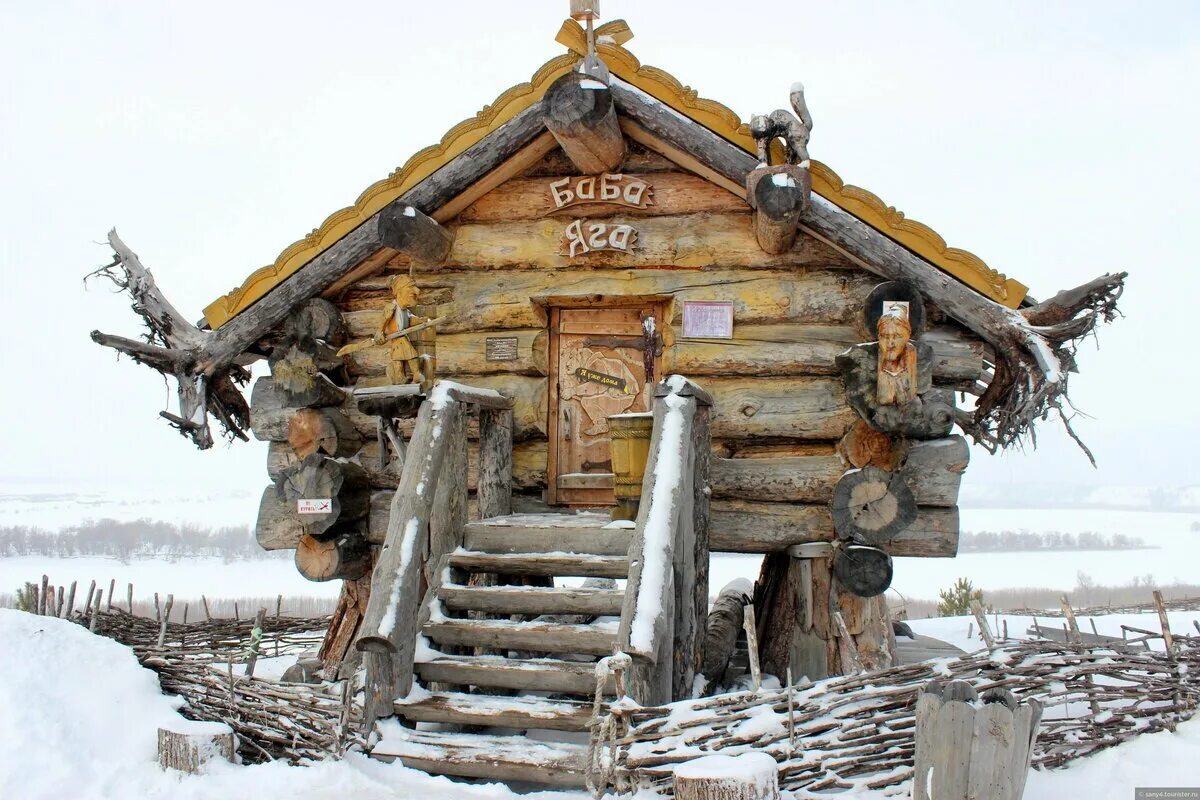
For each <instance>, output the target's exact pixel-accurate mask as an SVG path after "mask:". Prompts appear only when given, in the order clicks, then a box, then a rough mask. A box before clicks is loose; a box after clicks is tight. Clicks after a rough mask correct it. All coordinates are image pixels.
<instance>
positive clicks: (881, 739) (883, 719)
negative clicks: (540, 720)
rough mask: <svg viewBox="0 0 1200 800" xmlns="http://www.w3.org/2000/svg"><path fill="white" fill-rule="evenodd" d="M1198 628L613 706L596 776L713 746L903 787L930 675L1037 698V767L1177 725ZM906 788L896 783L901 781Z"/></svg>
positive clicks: (805, 773)
mask: <svg viewBox="0 0 1200 800" xmlns="http://www.w3.org/2000/svg"><path fill="white" fill-rule="evenodd" d="M1198 673H1200V637H1182V636H1175V637H1173V647H1172V648H1171V652H1159V651H1146V650H1142V649H1140V648H1139V649H1134V648H1132V647H1124V646H1122V647H1117V648H1103V647H1091V648H1087V647H1082V646H1079V645H1074V644H1060V643H1056V642H1044V641H1029V642H1022V643H1015V644H1008V645H1005V646H1000V647H997V648H995V649H992V650H991V651H987V650H984V651H980V652H977V653H972V654H968V655H963V656H961V657H958V658H951V659H938V660H934V661H925V662H921V663H916V664H906V665H904V666H899V667H893V668H891V669H885V670H878V671H875V672H869V673H862V674H859V675H854V676H849V677H842V678H835V679H831V680H828V681H823V682H821V683H818V684H815V685H805V686H802V687H799V686H798V687H793V688H791V689H788V688H783V689H778V690H772V691H759V692H757V693H754V692H741V693H738V694H728V695H719V696H717V697H710V698H704V699H700V700H694V701H687V702H679V703H673V704H671V705H669V706H663V707H660V708H637V707H631V708H621V707H620V706H618V707H616V708H615V710H614V713H615V715H616V716H617V717H618V718H619V720H620V722H619V724H618V726H617V728H618V729H619V730H624V734H623V735H620V736H618V737H617V738H615V739H614V740H613V741H610V742H607V743H596V742H593V747H597V746H599V747H602V748H604V749H605V750H606V752H605V753H604V757H603V758H601V759H600V763H602V764H604V768H603V770H602V771H603V773H604V774H602V775H593V776H592V781H593V785H604V784H607V785H608V786H610V787H612V788H615V789H618V790H626V789H628V788H630V787H633V786H636V785H639V784H643V785H650V786H652V787H653V788H655V789H657V790H658V791H659V792H661V793H663V794H669V793H670V791H671V774H672V769H673V767H674V765H676V764H679V763H681V762H683V761H687V760H689V759H693V758H697V757H700V756H704V755H709V754H712V753H718V752H719V753H723V754H726V755H736V754H738V753H743V752H750V751H757V752H766V753H769V754H770V755H771V756H773V757H774V758H775V759H776V761H777V762H779V779H780V787H781V788H785V789H790V790H806V791H809V792H819V791H823V790H824V791H830V790H849V789H863V788H871V789H885V788H888V787H901V786H902V785H904V784H905V783H906V782H908V781H910V780H911V778H912V770H913V754H914V749H915V741H914V732H915V725H916V720H915V711H916V699H917V696H918V694H919V693H920V691H921V690H922V689H923V688H924V686H925V684H926V683H927V682H929V681H930V680H934V679H939V680H965V681H968V682H970V683H971V684H972V685H974V686H975V688H976V689H977V690H978V691H980V692H982V691H984V690H986V689H991V688H1004V689H1008V690H1009V691H1011V692H1013V693H1014V694H1015V695H1016V696H1017V698H1018V699H1022V700H1023V699H1026V698H1031V697H1032V698H1037V699H1038V700H1039V701H1040V702H1041V703H1042V704H1043V705H1044V706H1045V707H1046V711H1045V716H1044V717H1043V720H1042V724H1041V727H1040V732H1039V735H1038V739H1037V742H1036V745H1035V748H1034V755H1033V763H1034V765H1035V767H1038V768H1049V767H1058V766H1062V765H1063V764H1065V763H1067V762H1069V761H1071V760H1072V759H1076V758H1080V757H1083V756H1086V755H1089V754H1091V753H1095V752H1097V751H1099V750H1103V749H1105V748H1108V747H1112V746H1113V745H1116V744H1119V743H1120V742H1122V741H1125V740H1126V739H1129V738H1130V737H1132V736H1135V735H1137V734H1139V733H1149V732H1154V731H1159V730H1166V729H1172V728H1173V727H1174V726H1175V725H1176V724H1178V723H1179V722H1180V721H1181V720H1185V719H1188V718H1190V717H1191V716H1192V715H1193V714H1194V713H1195V711H1196V708H1197V705H1198V703H1200V678H1198V677H1196V676H1197V675H1198ZM897 790H899V789H897Z"/></svg>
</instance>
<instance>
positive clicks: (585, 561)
mask: <svg viewBox="0 0 1200 800" xmlns="http://www.w3.org/2000/svg"><path fill="white" fill-rule="evenodd" d="M450 566H452V567H456V568H458V569H464V570H467V571H469V572H490V573H495V574H500V575H559V576H566V577H575V578H625V577H628V576H629V559H628V558H627V557H625V556H623V555H621V556H589V555H578V554H571V553H558V552H553V553H511V554H510V553H481V552H478V551H470V550H460V551H458V552H456V553H451V554H450Z"/></svg>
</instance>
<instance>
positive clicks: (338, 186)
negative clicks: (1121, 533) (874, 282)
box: [0, 0, 1200, 523]
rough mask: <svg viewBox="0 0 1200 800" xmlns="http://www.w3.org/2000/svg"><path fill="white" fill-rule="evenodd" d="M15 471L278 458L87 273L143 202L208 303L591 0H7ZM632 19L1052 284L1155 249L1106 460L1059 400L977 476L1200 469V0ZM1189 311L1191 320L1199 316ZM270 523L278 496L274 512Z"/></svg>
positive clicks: (156, 234) (843, 6) (873, 183)
mask: <svg viewBox="0 0 1200 800" xmlns="http://www.w3.org/2000/svg"><path fill="white" fill-rule="evenodd" d="M4 6H5V8H4V13H3V18H4V29H5V36H4V40H5V46H4V47H3V48H2V49H0V75H3V76H4V77H3V78H2V79H0V80H2V81H3V83H2V86H3V88H2V90H0V92H2V94H0V100H2V102H0V137H2V142H3V148H0V187H2V191H0V220H2V222H0V224H2V225H3V228H2V230H0V268H2V270H3V278H4V287H3V292H0V320H3V328H2V330H3V333H4V335H3V345H2V347H3V371H2V373H0V374H2V375H3V377H2V378H0V380H3V381H4V386H3V391H2V392H0V419H2V420H3V431H4V433H3V435H2V436H0V442H3V446H2V447H0V450H2V452H3V453H4V454H5V458H4V459H3V464H0V480H3V481H4V482H5V483H7V484H11V483H13V482H14V481H29V482H32V483H37V484H42V485H45V484H51V485H60V486H62V488H64V489H69V488H71V487H72V486H76V485H80V484H84V483H87V484H92V483H95V482H106V483H118V484H119V483H122V482H127V481H133V482H139V483H145V482H156V481H157V482H161V483H162V484H163V485H167V484H170V485H171V486H178V485H180V484H181V483H187V484H188V485H191V486H193V487H195V489H196V491H197V492H201V493H205V494H209V493H220V492H223V491H226V490H230V489H244V488H246V487H247V486H253V487H258V486H262V485H265V483H266V481H267V478H266V475H265V460H266V448H265V445H263V444H260V443H257V442H254V443H251V444H235V445H233V446H226V445H224V444H219V445H218V446H217V447H215V448H214V449H213V450H211V451H209V452H204V453H201V452H198V451H196V450H195V449H194V448H193V447H192V446H191V445H190V444H189V443H188V442H187V441H185V440H184V439H183V438H182V437H180V436H179V435H178V434H176V433H175V432H174V431H173V430H172V429H170V428H169V427H168V426H167V425H166V423H165V422H163V421H162V420H160V419H158V418H157V414H158V411H159V410H160V409H162V408H164V407H166V403H167V402H168V390H167V388H166V387H165V385H164V384H163V381H162V380H161V379H160V378H159V377H158V376H157V374H155V373H153V372H151V371H150V370H149V369H147V368H144V367H138V366H135V365H134V364H132V363H131V362H129V361H127V360H122V361H121V362H119V363H118V362H117V361H116V359H115V357H114V355H113V354H112V353H111V352H110V351H106V350H102V349H101V348H99V347H98V346H96V345H94V344H92V343H91V342H90V341H89V339H88V336H87V334H88V332H89V331H90V330H92V329H93V328H100V329H102V330H105V331H107V332H110V333H119V334H125V335H135V334H137V333H139V332H140V331H139V328H138V323H137V320H136V319H135V318H134V316H133V314H132V313H131V312H130V311H129V309H128V306H127V303H126V301H125V298H124V297H119V296H114V295H113V294H111V293H110V292H109V289H108V287H106V286H105V285H103V284H100V283H93V284H92V285H90V286H89V288H88V289H87V290H86V291H85V289H84V287H83V285H82V284H81V278H82V277H83V275H84V274H85V273H87V272H88V271H90V270H92V269H94V268H95V267H96V266H98V265H100V264H101V263H103V262H106V261H107V260H108V259H109V252H108V250H107V248H106V247H104V246H102V245H101V244H100V243H101V242H103V239H104V236H105V233H106V232H107V231H108V229H109V228H110V227H113V226H116V228H117V229H118V231H119V232H120V234H121V235H122V237H123V238H124V239H125V241H126V242H127V243H128V244H129V245H130V246H131V247H133V248H134V249H135V250H136V251H137V252H138V253H139V254H140V255H141V257H142V260H143V262H144V263H145V264H146V265H147V266H149V267H150V268H151V269H152V270H153V271H154V274H155V276H156V278H157V280H158V282H159V285H160V286H161V287H162V288H163V290H164V291H165V292H166V294H167V295H168V296H169V297H170V299H171V300H172V301H173V302H174V303H175V304H176V305H177V306H178V307H179V308H180V309H181V310H182V311H184V313H185V314H187V315H188V316H189V317H191V318H193V319H199V317H200V315H201V309H202V308H203V306H204V305H206V304H207V303H208V302H210V301H211V300H212V299H214V298H215V297H217V296H218V295H220V294H223V293H224V292H226V291H228V290H229V289H231V288H232V287H234V286H235V285H237V284H239V283H240V282H241V281H242V279H243V278H244V277H246V276H247V275H248V274H249V273H250V272H251V271H253V270H254V269H256V268H258V267H260V266H262V265H263V264H266V263H268V262H270V261H272V260H273V259H274V257H275V255H276V254H277V253H278V252H279V251H280V250H281V249H283V248H284V247H286V246H287V245H288V244H290V243H291V242H293V241H294V240H296V239H297V238H299V237H300V236H303V235H304V234H306V233H307V232H308V231H309V230H311V229H312V228H313V227H315V226H316V225H317V224H319V223H320V222H321V221H322V220H323V219H324V218H325V216H326V215H328V214H329V213H331V212H332V211H335V210H337V209H339V208H342V207H344V206H346V205H349V204H350V203H351V202H353V200H354V199H355V197H356V196H357V195H358V193H359V192H360V191H362V190H363V189H364V188H365V187H367V186H368V185H369V184H371V183H372V182H374V181H376V180H378V179H380V178H382V177H384V176H385V175H387V174H388V173H389V172H390V171H391V170H392V169H394V168H395V167H397V166H399V165H401V164H403V163H404V161H405V160H406V159H407V158H408V157H409V156H410V155H411V154H412V153H414V152H415V151H417V150H418V149H420V148H422V147H425V146H426V145H429V144H432V143H435V142H437V141H438V140H439V139H440V137H441V135H442V134H443V133H444V132H445V131H446V130H447V129H449V128H450V127H451V126H452V125H454V124H456V123H457V122H459V121H460V120H461V119H463V118H465V117H468V116H471V115H473V114H474V113H475V112H477V111H478V110H479V109H480V107H482V106H483V105H484V104H486V103H489V102H491V101H492V100H493V99H494V98H495V97H496V96H497V95H498V94H499V93H500V92H501V91H503V90H504V89H506V88H508V87H509V86H511V85H513V84H515V83H518V82H521V81H525V80H527V79H528V78H529V76H530V75H531V74H532V73H533V71H534V70H535V69H536V68H537V67H538V66H540V65H541V64H542V63H543V62H545V61H547V60H548V59H550V58H552V57H554V56H556V55H558V54H560V53H561V52H562V48H561V47H560V46H559V45H557V44H555V42H554V41H553V39H554V34H555V32H556V31H557V29H558V27H559V25H560V24H561V22H562V20H563V18H564V17H565V16H566V11H567V7H568V3H567V2H566V0H536V1H534V0H521V2H511V3H497V2H495V0H491V1H490V2H476V1H475V0H454V1H453V2H443V3H421V4H417V3H407V2H405V3H400V2H390V3H352V2H343V3H339V4H331V3H328V2H295V1H294V0H293V1H292V2H286V3H283V2H274V3H265V2H255V3H246V2H220V1H219V0H208V2H205V3H189V4H184V3H164V2H161V1H160V0H155V1H154V2H109V3H96V2H64V1H63V0H56V1H55V2H40V3H28V2H26V3H16V2H7V3H5V4H4ZM602 11H603V12H604V13H605V15H606V18H609V19H611V18H615V17H623V18H625V19H626V20H627V21H628V22H629V24H630V25H631V27H632V28H633V31H634V33H635V35H636V37H635V39H634V40H633V41H632V42H631V43H630V44H629V47H630V49H631V50H633V51H634V52H635V53H636V54H637V55H638V56H639V58H640V59H641V60H642V62H643V63H645V64H651V65H655V66H659V67H662V68H664V69H666V70H668V71H669V72H671V73H672V74H674V75H675V76H677V77H678V78H680V80H682V81H683V82H685V83H688V84H690V85H692V86H694V87H696V88H697V89H698V90H699V91H700V93H701V96H705V97H711V98H714V99H717V100H720V101H721V102H724V103H726V104H727V105H729V106H731V107H732V108H733V109H734V110H735V111H736V112H738V113H739V114H741V115H742V116H743V118H744V117H747V116H748V115H749V114H751V113H754V112H760V111H769V110H771V109H774V108H779V107H787V92H788V87H789V86H790V84H791V83H792V82H793V81H796V80H800V81H803V82H804V84H805V86H806V88H807V97H808V103H809V106H810V108H811V110H812V114H813V116H814V118H815V123H816V124H815V130H814V134H813V139H812V143H811V145H810V150H811V152H812V154H813V156H814V157H815V158H817V159H820V160H821V161H824V162H825V163H827V164H829V165H830V166H832V167H833V168H834V169H835V170H837V171H838V172H839V173H840V174H841V175H842V177H843V178H844V179H845V180H846V181H847V182H850V183H856V184H859V185H862V186H865V187H866V188H868V189H870V190H871V191H873V192H875V193H876V194H878V195H879V196H881V197H882V198H884V200H885V201H886V202H888V203H889V204H893V205H895V206H896V207H898V208H900V209H901V210H903V211H904V212H906V213H907V214H908V215H909V216H911V217H913V218H915V219H918V220H921V221H923V222H926V223H928V224H930V225H932V226H933V227H934V228H935V229H936V230H937V231H939V232H940V233H941V234H942V235H943V236H944V237H945V238H946V239H947V241H948V242H949V243H950V244H951V245H954V246H958V247H962V248H965V249H968V250H971V251H973V252H975V253H977V254H979V255H980V256H981V257H983V258H984V259H985V260H986V261H987V262H988V263H989V264H990V265H991V266H992V267H994V268H996V269H999V270H1001V271H1003V272H1006V273H1007V274H1009V275H1011V276H1013V277H1015V278H1017V279H1019V280H1021V281H1022V282H1024V283H1026V284H1028V285H1029V286H1030V287H1031V290H1032V293H1033V294H1034V296H1036V297H1047V296H1049V295H1050V294H1052V293H1053V292H1054V291H1056V290H1058V289H1060V288H1064V287H1068V286H1074V285H1076V284H1079V283H1081V282H1083V281H1085V280H1087V279H1089V278H1091V277H1094V276H1095V275H1098V274H1100V273H1103V272H1106V271H1113V270H1121V269H1127V270H1129V271H1130V273H1131V277H1130V279H1129V287H1128V290H1127V293H1126V295H1125V297H1124V298H1123V300H1122V309H1123V310H1124V312H1125V314H1126V318H1125V319H1123V320H1120V321H1119V322H1118V323H1117V324H1115V325H1113V326H1111V327H1108V328H1105V329H1103V330H1101V332H1100V338H1099V344H1100V349H1099V350H1097V349H1096V348H1095V347H1094V346H1093V345H1091V344H1088V345H1086V346H1085V347H1084V350H1083V352H1082V353H1081V357H1080V362H1081V365H1082V370H1083V372H1082V374H1080V375H1078V376H1075V377H1073V378H1072V386H1073V392H1072V396H1073V398H1074V400H1075V402H1076V404H1077V405H1078V406H1079V408H1080V409H1082V410H1083V411H1086V412H1088V413H1089V414H1091V415H1092V416H1093V417H1094V419H1091V420H1088V421H1083V422H1080V423H1079V424H1078V429H1079V431H1080V433H1081V434H1082V435H1083V436H1084V437H1085V438H1086V439H1087V441H1088V442H1089V444H1091V445H1092V447H1093V448H1094V450H1095V451H1096V454H1097V457H1098V458H1099V459H1100V470H1099V471H1098V472H1093V471H1092V470H1091V468H1090V467H1089V466H1088V465H1087V462H1086V460H1084V458H1083V457H1082V456H1081V455H1079V454H1078V453H1076V452H1075V451H1074V450H1073V446H1072V445H1070V443H1069V442H1066V441H1065V438H1064V437H1063V436H1062V435H1061V434H1059V432H1058V431H1057V430H1056V428H1055V426H1054V425H1053V424H1050V425H1047V426H1045V428H1044V429H1043V431H1042V434H1041V436H1040V437H1039V443H1040V448H1039V449H1038V451H1037V452H1036V453H1032V454H1030V455H1014V456H1008V457H1005V458H1002V459H1001V458H990V459H989V458H987V457H985V456H983V455H982V454H977V456H976V458H975V463H974V465H973V466H972V469H971V471H970V472H969V473H968V477H967V481H968V483H978V482H984V481H987V482H1004V481H1012V480H1030V479H1042V480H1050V481H1069V482H1086V481H1097V482H1103V483H1143V484H1146V483H1150V484H1155V483H1158V484H1164V485H1178V484H1184V483H1189V482H1198V481H1200V465H1198V459H1197V458H1196V455H1195V453H1196V444H1197V440H1198V438H1200V423H1198V422H1197V419H1196V417H1197V413H1196V411H1195V404H1196V398H1197V397H1198V396H1200V379H1198V378H1197V367H1196V366H1195V364H1196V361H1197V359H1196V358H1195V356H1194V355H1192V354H1193V352H1194V349H1195V347H1196V345H1195V343H1194V334H1193V329H1194V326H1189V325H1188V324H1187V323H1188V321H1189V320H1191V319H1192V318H1193V317H1194V315H1195V309H1196V308H1197V304H1198V303H1200V291H1198V289H1200V279H1198V278H1197V265H1196V259H1195V256H1194V253H1195V246H1194V242H1195V238H1196V234H1195V229H1196V219H1197V216H1198V213H1200V202H1198V201H1197V199H1196V198H1197V187H1198V186H1200V165H1198V161H1197V157H1196V152H1197V146H1196V144H1195V139H1196V135H1197V130H1200V124H1198V123H1200V113H1198V111H1200V108H1198V106H1200V100H1198V98H1200V91H1198V90H1200V87H1198V86H1197V82H1198V78H1197V76H1198V75H1200V26H1198V22H1200V5H1197V4H1196V3H1194V2H1185V3H1168V2H1156V3H1154V4H1132V3H1108V2H1104V3H1102V2H1095V1H1094V0H1092V1H1089V2H1077V3H1053V4H1050V3H1044V2H1005V3H994V4H990V5H988V6H983V5H981V4H977V3H950V2H939V3H932V2H914V1H913V0H906V2H903V3H899V2H897V3H889V4H873V3H872V4H868V3H854V4H851V3H797V2H794V0H793V1H792V2H776V1H775V0H760V2H756V3H729V2H715V0H709V1H706V2H701V1H700V0H693V1H692V2H683V1H682V0H680V1H679V2H674V1H670V2H669V1H668V0H661V1H659V2H632V0H624V2H622V0H603V5H602ZM1189 336H1190V337H1191V340H1189ZM247 522H248V523H249V522H250V520H247Z"/></svg>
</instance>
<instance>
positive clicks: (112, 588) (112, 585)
mask: <svg viewBox="0 0 1200 800" xmlns="http://www.w3.org/2000/svg"><path fill="white" fill-rule="evenodd" d="M130 586H131V587H132V586H133V584H130ZM116 593H117V579H116V578H112V579H110V580H109V582H108V610H109V611H112V603H113V595H115V594H116ZM130 595H131V596H132V592H130ZM129 613H130V614H132V613H133V604H132V603H130V604H129Z"/></svg>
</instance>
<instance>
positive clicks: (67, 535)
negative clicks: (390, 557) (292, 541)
mask: <svg viewBox="0 0 1200 800" xmlns="http://www.w3.org/2000/svg"><path fill="white" fill-rule="evenodd" d="M277 555H291V554H290V553H289V552H288V551H273V552H267V551H265V550H263V549H262V548H261V547H259V545H258V542H257V541H255V538H254V534H253V533H252V532H251V531H250V529H249V528H246V527H240V528H201V527H199V526H195V525H176V524H174V523H170V522H158V521H153V520H148V519H142V520H137V521H136V522H118V521H117V520H113V519H102V520H89V521H87V522H85V523H83V524H81V525H72V526H71V527H69V528H63V529H62V530H60V531H57V532H55V531H47V530H44V529H42V528H30V527H25V526H0V556H53V557H56V558H71V557H73V556H106V557H109V558H118V559H121V560H123V561H125V560H128V559H130V558H138V557H153V558H192V557H197V556H216V557H220V558H226V559H243V558H272V557H275V556H277Z"/></svg>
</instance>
